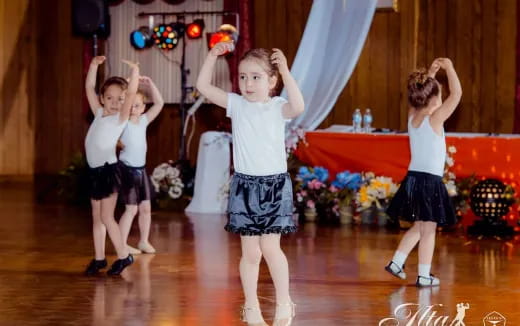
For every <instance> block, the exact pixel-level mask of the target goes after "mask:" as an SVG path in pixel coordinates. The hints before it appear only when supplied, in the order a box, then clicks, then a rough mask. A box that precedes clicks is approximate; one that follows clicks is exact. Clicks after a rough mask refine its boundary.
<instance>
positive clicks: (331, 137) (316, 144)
mask: <svg viewBox="0 0 520 326" xmlns="http://www.w3.org/2000/svg"><path fill="white" fill-rule="evenodd" d="M305 137H306V141H307V144H308V145H307V146H305V145H300V147H299V148H298V150H297V151H296V155H297V156H298V158H300V159H301V160H302V161H304V162H306V163H308V164H309V165H312V166H323V167H325V168H327V169H328V170H329V173H330V176H331V178H334V177H335V175H336V173H338V172H341V171H344V170H349V171H351V172H364V171H372V172H374V173H375V174H376V175H384V176H389V177H392V178H393V179H394V180H395V181H399V180H401V179H402V178H403V177H404V175H405V174H406V171H407V168H408V163H409V162H410V149H409V144H408V135H407V134H354V133H339V132H323V131H318V132H307V133H306V136H305ZM446 145H447V146H455V148H456V150H457V152H456V153H455V154H453V155H452V156H453V158H454V160H455V165H454V167H453V170H454V172H455V174H456V175H457V177H458V178H463V177H468V176H471V175H472V174H476V175H477V177H483V178H497V179H501V180H503V181H505V182H506V183H509V184H511V185H513V187H515V189H516V190H517V196H518V195H519V190H520V187H518V185H520V137H517V136H511V135H510V136H496V137H494V136H489V137H488V136H482V135H480V136H471V135H470V134H469V135H468V134H453V135H450V134H448V135H447V137H446ZM517 213H518V212H517V210H516V208H515V210H514V215H517ZM512 214H513V213H512ZM508 219H509V220H514V219H516V217H513V215H509V216H508ZM464 224H466V223H464Z"/></svg>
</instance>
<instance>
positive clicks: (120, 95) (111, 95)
mask: <svg viewBox="0 0 520 326" xmlns="http://www.w3.org/2000/svg"><path fill="white" fill-rule="evenodd" d="M124 101H125V91H124V90H123V89H122V88H121V87H119V86H117V85H110V86H108V87H107V89H106V90H105V94H103V96H102V97H101V104H103V108H104V109H105V111H107V112H108V113H109V114H116V113H117V112H119V111H120V110H121V107H122V106H123V103H124Z"/></svg>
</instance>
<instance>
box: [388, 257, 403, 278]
mask: <svg viewBox="0 0 520 326" xmlns="http://www.w3.org/2000/svg"><path fill="white" fill-rule="evenodd" d="M385 270H386V271H387V272H388V273H390V274H392V275H393V276H395V277H397V278H400V279H401V280H404V279H406V273H405V272H404V265H403V267H402V268H401V267H400V266H399V265H397V263H395V262H394V261H393V260H391V261H390V262H389V263H388V265H386V266H385Z"/></svg>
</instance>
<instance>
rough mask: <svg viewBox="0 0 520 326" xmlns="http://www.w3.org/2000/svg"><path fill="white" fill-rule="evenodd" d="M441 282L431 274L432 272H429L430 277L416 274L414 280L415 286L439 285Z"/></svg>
mask: <svg viewBox="0 0 520 326" xmlns="http://www.w3.org/2000/svg"><path fill="white" fill-rule="evenodd" d="M440 284H441V281H440V280H439V279H438V278H436V277H435V276H433V274H430V277H426V276H421V275H419V276H417V281H416V282H415V286H417V287H432V286H439V285H440Z"/></svg>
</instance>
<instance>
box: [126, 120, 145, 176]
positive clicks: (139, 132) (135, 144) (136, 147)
mask: <svg viewBox="0 0 520 326" xmlns="http://www.w3.org/2000/svg"><path fill="white" fill-rule="evenodd" d="M146 127H148V118H147V117H146V114H141V116H140V117H139V121H138V123H133V122H132V121H128V124H127V125H126V128H125V130H124V131H123V134H122V135H121V142H122V143H123V145H124V148H123V150H121V153H119V160H120V161H121V162H123V163H125V164H126V165H128V166H132V167H142V166H144V165H145V164H146V149H147V146H146Z"/></svg>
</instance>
